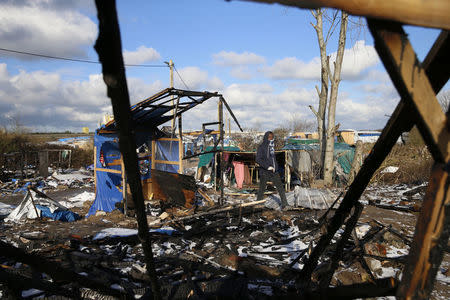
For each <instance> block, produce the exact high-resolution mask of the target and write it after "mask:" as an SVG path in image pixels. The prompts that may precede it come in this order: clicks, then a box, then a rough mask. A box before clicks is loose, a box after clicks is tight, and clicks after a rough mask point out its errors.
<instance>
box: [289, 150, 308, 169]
mask: <svg viewBox="0 0 450 300" xmlns="http://www.w3.org/2000/svg"><path fill="white" fill-rule="evenodd" d="M286 162H287V164H288V165H289V166H290V167H292V168H294V170H296V171H297V173H303V172H311V170H312V160H311V156H310V154H309V153H308V152H307V151H302V150H299V151H293V150H288V151H287V161H286Z"/></svg>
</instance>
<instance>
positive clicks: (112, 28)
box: [94, 0, 161, 299]
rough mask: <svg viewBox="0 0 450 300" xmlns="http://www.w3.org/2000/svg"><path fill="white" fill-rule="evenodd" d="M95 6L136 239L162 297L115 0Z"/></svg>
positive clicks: (98, 1) (156, 293)
mask: <svg viewBox="0 0 450 300" xmlns="http://www.w3.org/2000/svg"><path fill="white" fill-rule="evenodd" d="M95 5H96V6H97V16H98V20H99V25H98V26H99V35H98V38H97V41H96V43H95V47H94V48H95V50H96V51H97V53H98V56H99V60H100V62H101V63H102V73H103V81H104V82H105V84H106V86H107V95H108V97H110V98H111V103H112V108H113V112H114V120H115V122H116V123H117V127H118V129H119V147H120V152H121V153H122V155H123V161H124V165H125V171H126V173H127V179H128V182H129V184H130V189H131V194H132V196H133V202H134V207H135V209H136V219H137V223H138V238H139V240H140V242H141V243H142V249H143V252H144V257H145V263H146V266H147V274H148V276H149V278H150V283H151V287H152V292H153V297H154V299H161V292H160V287H159V284H158V278H157V275H156V270H155V262H154V260H153V251H152V244H151V241H150V236H149V232H148V230H149V229H148V223H147V216H146V214H145V204H144V195H143V193H142V182H141V174H140V172H139V166H138V157H137V153H136V139H135V136H134V131H133V127H132V126H133V123H132V115H131V111H130V97H129V94H128V86H127V80H126V76H125V67H124V63H123V56H122V45H121V38H120V28H119V23H118V20H117V11H116V2H115V1H102V0H96V1H95Z"/></svg>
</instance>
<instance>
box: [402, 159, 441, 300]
mask: <svg viewBox="0 0 450 300" xmlns="http://www.w3.org/2000/svg"><path fill="white" fill-rule="evenodd" d="M448 171H449V170H448V166H447V167H446V166H445V165H444V164H435V165H434V166H433V170H432V173H431V178H430V181H429V183H428V187H427V192H426V194H425V197H424V199H423V204H422V209H421V211H420V215H419V218H418V220H417V225H416V230H415V232H414V240H413V242H412V245H411V247H410V250H409V255H408V260H407V262H406V264H405V268H404V270H403V277H402V281H401V283H400V286H399V290H398V293H397V297H398V298H399V299H428V298H429V297H430V295H431V292H432V291H433V284H434V281H435V278H436V273H437V271H438V270H439V266H440V264H441V262H442V258H443V255H444V253H445V251H444V250H445V249H446V248H447V241H448V237H449V231H450V191H449V185H450V180H449V176H448Z"/></svg>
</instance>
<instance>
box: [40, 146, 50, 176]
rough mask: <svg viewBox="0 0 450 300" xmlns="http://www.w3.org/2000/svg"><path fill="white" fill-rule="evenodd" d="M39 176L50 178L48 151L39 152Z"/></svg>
mask: <svg viewBox="0 0 450 300" xmlns="http://www.w3.org/2000/svg"><path fill="white" fill-rule="evenodd" d="M39 175H41V176H42V177H47V176H48V151H47V150H43V151H39Z"/></svg>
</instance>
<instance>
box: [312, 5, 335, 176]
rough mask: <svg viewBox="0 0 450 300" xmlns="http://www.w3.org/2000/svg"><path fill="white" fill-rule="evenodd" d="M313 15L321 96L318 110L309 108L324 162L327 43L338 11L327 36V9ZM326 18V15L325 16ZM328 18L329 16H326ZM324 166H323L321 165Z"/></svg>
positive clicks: (327, 64) (328, 68) (328, 64)
mask: <svg viewBox="0 0 450 300" xmlns="http://www.w3.org/2000/svg"><path fill="white" fill-rule="evenodd" d="M311 13H312V15H313V16H314V18H315V19H316V24H312V23H311V25H312V26H313V27H314V29H315V30H316V34H317V41H318V42H319V50H320V66H321V69H320V90H319V87H318V86H317V85H316V91H317V94H318V96H319V108H318V110H317V111H316V110H315V109H314V107H313V106H312V105H310V106H309V108H310V109H311V110H312V112H313V113H314V115H315V116H316V119H317V132H318V134H319V148H320V153H321V159H320V162H321V163H322V162H323V161H324V158H325V155H324V153H325V152H324V151H325V138H326V132H325V128H326V126H325V112H326V107H327V100H328V82H329V77H330V57H329V56H327V44H328V40H329V38H330V36H331V34H332V33H333V31H334V29H335V27H336V22H337V20H336V19H337V11H335V12H334V14H333V15H332V16H331V18H330V19H331V24H330V26H329V28H328V32H327V33H326V36H325V38H324V35H323V19H324V13H325V10H323V9H321V8H319V9H316V10H314V11H311ZM325 18H326V17H325ZM326 19H327V18H326ZM321 167H322V166H321Z"/></svg>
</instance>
